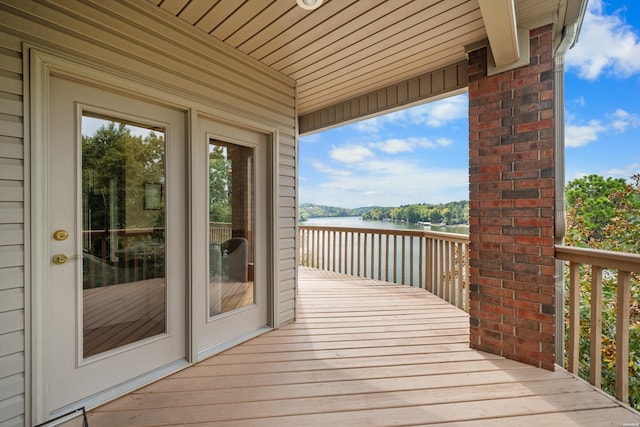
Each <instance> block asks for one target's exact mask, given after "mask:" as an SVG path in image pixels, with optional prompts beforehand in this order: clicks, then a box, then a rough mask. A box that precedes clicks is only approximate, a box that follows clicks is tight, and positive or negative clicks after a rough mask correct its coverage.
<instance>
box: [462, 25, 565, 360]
mask: <svg viewBox="0 0 640 427" xmlns="http://www.w3.org/2000/svg"><path fill="white" fill-rule="evenodd" d="M551 30H552V27H551V26H545V27H543V28H539V29H534V30H531V31H530V35H531V37H530V46H531V54H532V56H531V58H530V65H528V66H525V67H522V68H520V69H517V70H513V71H509V72H505V73H501V74H497V75H495V76H491V77H487V75H486V53H487V51H486V49H484V48H483V49H480V50H478V51H475V52H470V53H469V81H470V83H469V115H470V117H469V156H470V157H469V158H470V160H469V182H470V185H469V191H470V216H471V218H470V221H469V222H470V224H471V228H470V233H471V236H470V241H471V259H470V267H471V268H470V273H471V282H472V292H471V301H472V302H471V304H470V312H471V313H472V314H471V315H472V324H471V328H470V333H471V338H470V341H471V343H472V346H473V347H474V348H478V349H481V350H484V351H489V352H492V353H495V354H502V355H504V356H506V357H509V358H512V359H514V360H521V361H524V362H526V363H530V364H532V365H535V366H541V367H544V368H547V369H553V363H554V352H555V348H554V345H555V341H554V339H553V337H554V334H555V329H554V328H553V326H554V316H553V315H552V314H549V313H551V312H553V307H554V305H555V283H554V277H553V276H554V273H555V259H554V255H555V253H554V249H553V244H554V235H553V233H554V214H555V213H554V208H555V202H554V197H555V189H554V186H555V184H554V180H555V172H554V160H555V141H554V138H555V134H554V133H555V131H554V126H555V123H554V115H553V108H554V106H553V99H554V92H553V78H554V77H555V76H554V73H553V70H554V63H553V58H552V54H553V45H552V39H551V36H552V31H551Z"/></svg>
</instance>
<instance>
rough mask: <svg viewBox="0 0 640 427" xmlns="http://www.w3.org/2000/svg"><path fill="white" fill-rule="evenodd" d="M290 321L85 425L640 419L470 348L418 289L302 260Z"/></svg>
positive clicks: (457, 324)
mask: <svg viewBox="0 0 640 427" xmlns="http://www.w3.org/2000/svg"><path fill="white" fill-rule="evenodd" d="M299 286H300V290H299V306H298V320H297V321H296V322H295V323H293V324H290V325H287V326H285V327H283V328H281V329H278V330H275V331H271V332H268V333H266V334H264V335H262V336H260V337H257V338H254V339H252V340H250V341H248V342H246V343H244V344H241V345H239V346H237V347H234V348H232V349H230V350H227V351H225V352H223V353H221V354H219V355H216V356H213V357H211V358H209V359H207V360H204V361H202V362H200V363H198V364H196V365H194V366H192V367H189V368H187V369H185V370H183V371H181V372H178V373H176V374H174V375H172V376H170V377H168V378H165V379H163V380H160V381H158V382H156V383H154V384H151V385H149V386H147V387H144V388H142V389H140V390H138V391H136V392H134V393H131V394H129V395H127V396H124V397H122V398H120V399H117V400H115V401H113V402H111V403H108V404H106V405H104V406H102V407H100V408H98V409H96V410H94V411H92V412H91V413H90V415H89V417H90V418H89V423H90V425H91V426H92V427H95V426H116V425H118V426H125V425H126V426H161V425H189V426H200V425H207V426H301V425H310V426H323V425H326V426H347V425H359V426H389V425H396V426H397V425H430V424H438V425H462V424H464V425H465V426H486V425H491V426H515V425H518V426H522V425H532V426H533V425H535V426H543V425H550V426H551V425H553V426H574V425H575V426H603V425H612V426H623V425H625V424H626V425H640V424H638V423H640V416H639V415H638V414H637V413H636V412H635V411H632V410H630V409H628V408H627V407H625V406H623V405H621V404H620V403H618V402H617V401H615V400H614V399H612V398H610V397H608V396H606V395H604V394H603V393H602V392H600V391H598V390H596V389H594V388H593V387H591V386H590V385H589V384H587V383H586V382H584V381H582V380H579V379H576V378H575V377H573V376H572V375H570V374H569V373H567V372H566V371H564V370H563V369H561V368H558V369H556V372H548V371H545V370H541V369H537V368H533V367H530V366H527V365H523V364H521V363H518V362H513V361H510V360H506V359H504V358H502V357H499V356H494V355H490V354H487V353H483V352H479V351H475V350H472V349H470V348H469V344H468V335H469V327H468V325H469V318H468V316H467V314H466V313H464V312H463V311H460V310H458V309H457V308H455V307H453V306H451V305H449V304H447V303H445V302H443V301H442V300H440V299H439V298H437V297H435V296H433V295H431V294H429V293H427V292H425V291H423V290H420V289H414V288H410V287H406V286H399V285H392V284H388V283H383V282H376V281H373V280H369V279H361V278H357V277H353V276H347V275H342V274H336V273H328V272H323V271H318V270H313V269H309V268H301V269H300V280H299Z"/></svg>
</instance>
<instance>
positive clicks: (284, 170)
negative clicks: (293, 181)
mask: <svg viewBox="0 0 640 427" xmlns="http://www.w3.org/2000/svg"><path fill="white" fill-rule="evenodd" d="M278 171H279V172H280V176H290V177H294V176H296V170H295V168H293V167H291V166H286V165H280V168H279V169H278Z"/></svg>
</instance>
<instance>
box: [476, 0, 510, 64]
mask: <svg viewBox="0 0 640 427" xmlns="http://www.w3.org/2000/svg"><path fill="white" fill-rule="evenodd" d="M478 4H479V5H480V12H481V13H482V19H483V20H484V26H485V29H486V31H487V37H488V38H489V46H491V52H492V53H493V59H494V62H495V64H496V67H504V66H507V65H509V64H512V63H514V62H517V61H518V60H519V59H520V46H519V42H518V24H517V19H516V5H515V1H514V0H478Z"/></svg>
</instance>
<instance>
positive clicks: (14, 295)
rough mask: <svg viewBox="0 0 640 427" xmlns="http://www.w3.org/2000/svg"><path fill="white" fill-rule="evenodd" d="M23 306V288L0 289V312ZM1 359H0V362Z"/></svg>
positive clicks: (18, 308)
mask: <svg viewBox="0 0 640 427" xmlns="http://www.w3.org/2000/svg"><path fill="white" fill-rule="evenodd" d="M23 308H24V290H23V289H22V288H16V289H5V290H0V312H5V311H12V310H21V309H23ZM1 363H2V359H0V364H1Z"/></svg>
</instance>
